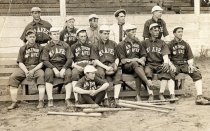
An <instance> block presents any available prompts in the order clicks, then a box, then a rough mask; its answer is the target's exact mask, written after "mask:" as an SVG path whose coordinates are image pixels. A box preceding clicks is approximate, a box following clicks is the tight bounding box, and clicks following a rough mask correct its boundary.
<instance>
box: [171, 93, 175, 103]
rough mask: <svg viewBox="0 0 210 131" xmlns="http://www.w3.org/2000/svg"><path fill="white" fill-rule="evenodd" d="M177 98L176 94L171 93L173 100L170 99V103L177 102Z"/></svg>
mask: <svg viewBox="0 0 210 131" xmlns="http://www.w3.org/2000/svg"><path fill="white" fill-rule="evenodd" d="M175 99H176V97H175V94H171V100H172V101H170V103H174V102H175Z"/></svg>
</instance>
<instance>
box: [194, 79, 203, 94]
mask: <svg viewBox="0 0 210 131" xmlns="http://www.w3.org/2000/svg"><path fill="white" fill-rule="evenodd" d="M202 84H203V82H202V80H197V81H196V82H195V88H196V92H197V95H202V94H203V91H202V88H203V86H202Z"/></svg>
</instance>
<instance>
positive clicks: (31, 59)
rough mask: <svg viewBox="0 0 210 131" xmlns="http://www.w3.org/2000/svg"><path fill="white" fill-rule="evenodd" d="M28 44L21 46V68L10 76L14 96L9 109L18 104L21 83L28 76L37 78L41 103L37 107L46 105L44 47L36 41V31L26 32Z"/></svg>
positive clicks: (19, 59)
mask: <svg viewBox="0 0 210 131" xmlns="http://www.w3.org/2000/svg"><path fill="white" fill-rule="evenodd" d="M25 37H26V40H27V41H26V44H25V45H24V46H22V47H20V50H19V54H18V59H17V63H18V66H19V68H18V69H16V71H14V72H13V74H12V75H11V76H10V78H9V87H10V94H11V98H12V105H11V106H9V107H8V109H14V108H16V107H18V105H17V92H18V86H19V85H20V83H21V82H22V81H23V80H24V79H25V78H27V79H28V80H32V79H33V78H36V84H37V87H38V90H39V104H38V106H37V108H43V107H44V94H45V83H44V71H43V70H42V69H41V68H42V66H43V63H42V62H40V61H41V60H40V56H41V52H42V47H41V46H40V45H39V44H37V43H35V40H36V32H34V31H33V30H28V31H27V32H26V33H25Z"/></svg>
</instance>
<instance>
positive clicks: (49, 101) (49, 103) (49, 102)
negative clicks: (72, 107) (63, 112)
mask: <svg viewBox="0 0 210 131" xmlns="http://www.w3.org/2000/svg"><path fill="white" fill-rule="evenodd" d="M48 107H53V99H50V100H48Z"/></svg>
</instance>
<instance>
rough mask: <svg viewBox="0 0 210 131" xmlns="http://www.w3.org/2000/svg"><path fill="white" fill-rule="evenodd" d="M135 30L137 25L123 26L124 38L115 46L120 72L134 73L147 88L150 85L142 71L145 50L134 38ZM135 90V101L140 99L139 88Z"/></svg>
mask: <svg viewBox="0 0 210 131" xmlns="http://www.w3.org/2000/svg"><path fill="white" fill-rule="evenodd" d="M136 30H137V27H136V26H135V25H127V26H125V28H124V31H125V34H126V38H125V40H123V41H122V42H121V43H119V44H118V46H117V51H118V56H119V58H120V60H121V63H122V72H123V73H127V74H133V73H135V74H136V75H137V77H138V78H140V80H141V81H143V82H144V83H145V84H146V87H147V88H148V89H149V88H150V87H151V86H152V85H151V82H149V80H148V79H147V77H146V75H145V72H144V66H145V59H146V51H145V49H144V47H143V46H142V44H141V42H140V41H139V40H138V39H137V38H136ZM136 90H137V101H140V100H141V98H140V90H139V88H137V89H136Z"/></svg>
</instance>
